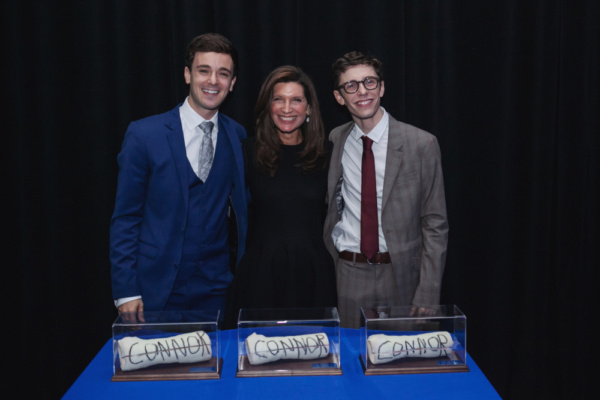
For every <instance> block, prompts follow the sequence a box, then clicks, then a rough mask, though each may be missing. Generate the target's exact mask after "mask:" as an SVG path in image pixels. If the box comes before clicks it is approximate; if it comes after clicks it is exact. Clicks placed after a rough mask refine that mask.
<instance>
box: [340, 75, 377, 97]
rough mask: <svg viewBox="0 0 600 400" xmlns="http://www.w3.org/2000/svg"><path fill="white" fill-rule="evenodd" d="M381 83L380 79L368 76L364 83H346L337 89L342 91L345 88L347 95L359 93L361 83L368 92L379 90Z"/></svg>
mask: <svg viewBox="0 0 600 400" xmlns="http://www.w3.org/2000/svg"><path fill="white" fill-rule="evenodd" d="M379 81H380V79H379V78H375V77H374V76H367V77H366V78H365V79H363V80H362V81H348V82H346V83H342V84H341V85H340V86H338V87H337V89H338V90H340V89H342V88H344V90H345V91H346V93H348V94H352V93H356V92H358V88H359V86H360V84H361V83H362V84H363V86H364V87H365V89H367V90H373V89H377V87H378V86H379Z"/></svg>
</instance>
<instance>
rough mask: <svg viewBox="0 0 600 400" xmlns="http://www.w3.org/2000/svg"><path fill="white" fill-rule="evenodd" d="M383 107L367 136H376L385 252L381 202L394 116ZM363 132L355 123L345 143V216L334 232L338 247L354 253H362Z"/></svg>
mask: <svg viewBox="0 0 600 400" xmlns="http://www.w3.org/2000/svg"><path fill="white" fill-rule="evenodd" d="M381 111H383V117H382V118H381V120H380V121H379V123H378V124H377V125H376V126H375V128H373V130H371V132H369V133H368V134H367V135H366V136H367V137H368V138H370V139H371V140H373V146H372V149H373V155H374V156H375V182H376V188H377V221H378V230H379V251H380V252H381V253H385V252H387V251H388V249H387V244H386V242H385V237H384V236H383V229H382V228H381V205H382V202H383V178H384V177H385V160H386V158H387V147H388V146H387V145H388V134H389V121H390V118H389V114H388V113H387V112H386V111H385V110H384V109H383V107H381ZM362 136H365V134H364V133H363V132H362V131H361V130H360V128H359V127H358V125H356V124H355V125H354V128H353V129H352V131H351V132H350V135H348V139H347V140H346V143H345V144H344V153H343V154H342V166H343V170H344V175H343V177H344V181H343V183H342V197H343V199H344V210H343V211H342V219H341V220H340V221H338V223H337V224H336V225H335V227H334V228H333V232H332V234H331V236H332V238H333V243H334V244H335V248H336V249H337V250H338V251H344V250H347V251H351V252H353V253H360V205H361V186H362V185H361V182H362V175H361V174H362V153H363V142H362V140H361V137H362Z"/></svg>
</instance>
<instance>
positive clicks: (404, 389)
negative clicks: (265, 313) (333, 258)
mask: <svg viewBox="0 0 600 400" xmlns="http://www.w3.org/2000/svg"><path fill="white" fill-rule="evenodd" d="M359 332H360V331H359V330H357V329H342V331H341V351H340V358H341V365H342V372H343V375H341V376H294V377H269V378H236V376H235V375H236V370H237V331H235V330H229V331H223V332H222V333H221V344H222V345H223V346H224V348H223V350H222V353H221V356H222V357H223V370H222V373H221V379H218V380H191V381H152V382H111V377H112V373H113V371H112V339H111V340H109V341H108V342H107V343H106V345H104V347H102V350H100V352H99V353H98V354H97V355H96V357H95V358H94V359H93V360H92V362H91V363H90V364H89V365H88V367H87V368H86V369H85V370H84V371H83V373H82V374H81V376H79V378H78V379H77V380H76V381H75V383H74V384H73V386H71V388H70V389H69V390H68V391H67V393H66V394H65V396H64V397H63V399H67V400H68V399H196V398H202V399H285V400H289V399H327V400H332V399H364V400H367V399H368V400H371V399H444V400H448V399H462V400H464V399H477V400H481V399H500V396H498V393H497V392H496V391H495V389H494V388H493V386H492V385H491V384H490V383H489V381H488V380H487V379H486V377H485V375H483V373H482V372H481V370H480V369H479V367H478V366H477V364H475V362H474V361H473V359H472V358H471V357H470V356H468V360H467V365H468V366H469V369H470V372H456V373H444V374H414V375H383V376H365V375H364V374H363V370H362V367H361V363H360V360H359V354H360V353H359V342H360V339H359Z"/></svg>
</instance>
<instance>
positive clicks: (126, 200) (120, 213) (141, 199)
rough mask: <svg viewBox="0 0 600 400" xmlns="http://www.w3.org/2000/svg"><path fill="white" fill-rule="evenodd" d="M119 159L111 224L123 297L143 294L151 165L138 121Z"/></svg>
mask: <svg viewBox="0 0 600 400" xmlns="http://www.w3.org/2000/svg"><path fill="white" fill-rule="evenodd" d="M118 163H119V177H118V183H117V196H116V200H115V210H114V213H113V216H112V219H111V226H110V261H111V275H112V287H113V298H115V299H122V298H125V297H133V296H140V295H141V293H140V291H139V288H138V285H137V275H136V269H137V254H138V241H139V232H140V228H141V224H142V218H143V211H144V203H145V200H146V188H147V183H148V174H149V172H148V171H149V166H148V160H147V152H146V148H145V145H144V143H143V142H142V141H141V140H140V133H139V132H137V131H136V124H135V122H134V123H131V124H130V125H129V128H128V129H127V132H126V134H125V139H124V140H123V146H122V148H121V152H120V153H119V156H118ZM139 302H140V303H141V300H140V301H139ZM125 304H128V303H125ZM133 306H135V308H139V305H138V304H137V303H136V304H130V305H129V306H128V307H127V308H129V307H133Z"/></svg>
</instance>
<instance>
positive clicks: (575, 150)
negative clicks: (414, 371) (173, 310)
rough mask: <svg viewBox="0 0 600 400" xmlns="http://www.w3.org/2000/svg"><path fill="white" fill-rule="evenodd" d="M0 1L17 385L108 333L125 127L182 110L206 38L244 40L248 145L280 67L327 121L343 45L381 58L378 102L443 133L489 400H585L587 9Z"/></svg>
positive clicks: (592, 166)
mask: <svg viewBox="0 0 600 400" xmlns="http://www.w3.org/2000/svg"><path fill="white" fill-rule="evenodd" d="M1 7H2V8H1V10H2V17H1V20H0V21H1V22H2V24H1V25H2V32H3V35H2V37H3V39H4V40H3V45H2V49H3V63H2V71H3V74H2V78H3V79H2V80H3V90H2V93H3V95H4V98H5V101H4V103H5V106H3V107H2V108H3V111H4V113H6V117H5V118H4V120H5V121H8V125H5V133H4V137H5V138H7V139H8V143H9V145H8V147H7V149H8V151H9V153H8V154H7V155H5V157H4V158H3V163H4V164H5V165H6V167H4V168H3V169H4V170H7V171H8V172H9V173H8V174H7V175H8V176H7V179H6V182H7V185H6V186H7V187H6V189H5V190H4V191H3V192H4V194H3V200H4V201H3V204H5V206H4V207H5V208H4V210H5V212H6V214H7V221H8V223H5V224H3V225H4V227H5V233H6V234H5V240H3V247H4V251H3V254H6V255H8V257H7V258H6V259H5V264H4V265H5V267H4V270H5V271H6V274H5V276H4V277H3V279H2V281H3V285H2V286H3V287H4V288H5V293H6V294H7V296H6V297H5V298H4V306H5V308H6V310H7V311H8V312H7V313H6V315H5V320H4V322H3V327H4V330H5V333H6V334H7V337H8V339H6V340H7V341H6V342H5V343H4V348H6V349H8V353H6V354H9V355H10V358H9V359H5V365H6V366H8V367H9V369H10V371H11V376H12V374H13V373H14V377H15V378H14V379H21V380H22V382H23V383H21V384H20V385H23V386H19V387H20V388H22V390H23V391H37V390H39V389H40V388H43V390H44V393H45V394H46V395H47V397H49V398H51V397H58V396H60V395H62V394H63V393H64V392H65V391H66V390H67V389H68V387H69V386H70V384H71V383H72V382H73V381H74V380H75V379H76V377H77V376H78V374H79V373H81V371H82V370H83V369H84V367H85V366H86V365H87V363H88V362H89V361H90V360H91V359H92V357H93V356H94V355H95V354H96V352H97V351H98V350H99V349H100V347H101V346H102V345H103V344H104V343H105V342H106V341H107V340H108V339H109V338H110V337H111V330H110V327H111V323H112V321H113V320H114V318H115V317H116V311H115V309H114V306H113V304H112V296H111V289H110V266H109V262H108V225H109V220H110V216H111V213H112V207H113V203H114V196H115V188H116V176H117V164H116V156H117V154H118V152H119V148H120V145H121V141H122V139H123V134H124V132H125V129H126V127H127V124H128V123H129V122H130V121H132V120H135V119H139V118H142V117H145V116H148V115H152V114H156V113H160V112H164V111H167V110H169V109H171V108H173V107H174V106H175V105H176V104H178V103H179V102H181V101H183V99H184V98H185V96H186V94H187V88H186V86H185V84H184V80H183V67H184V63H183V53H184V50H185V47H186V45H187V43H188V42H189V40H190V39H191V38H192V37H193V36H195V35H198V34H201V33H205V32H213V31H214V32H220V33H223V34H224V35H226V36H227V37H229V38H230V39H231V40H232V41H233V42H234V44H235V45H236V47H237V48H238V50H239V53H240V61H241V70H240V73H239V76H238V81H237V84H236V88H235V91H234V93H233V95H231V96H230V98H229V99H228V100H227V102H226V104H225V106H224V107H223V112H224V113H225V114H228V115H229V116H231V117H233V118H234V119H236V120H238V121H239V122H240V123H242V124H243V125H244V126H245V127H246V129H247V131H248V133H249V134H252V132H253V121H254V116H253V107H254V102H255V100H256V96H257V94H258V89H259V87H260V84H261V83H262V80H263V79H264V77H265V76H266V74H267V73H268V72H269V71H270V70H271V69H273V68H274V67H276V66H279V65H283V64H294V65H298V66H300V67H301V68H303V69H304V70H305V71H306V72H307V73H308V74H309V75H311V77H312V78H313V80H314V82H315V84H316V86H317V90H318V94H319V97H320V102H321V106H322V113H323V116H324V120H325V124H326V127H327V128H328V129H332V128H333V127H335V126H337V125H338V124H341V123H343V122H345V121H347V120H348V119H349V116H348V115H347V114H346V113H345V111H344V110H343V109H342V108H340V107H338V106H337V105H336V103H335V102H334V99H333V96H332V91H331V90H332V89H331V81H330V66H331V64H332V63H333V61H334V60H335V59H336V58H337V57H339V56H340V55H342V54H343V53H345V52H347V51H350V50H361V51H363V52H369V53H373V54H375V55H377V56H378V57H379V58H380V59H381V60H382V61H383V63H384V79H385V84H386V92H385V96H384V99H383V106H384V107H385V108H386V110H387V111H389V112H390V113H391V114H392V115H393V116H395V117H396V118H397V119H400V120H403V121H405V122H408V123H410V124H413V125H416V126H418V127H421V128H423V129H426V130H428V131H430V132H432V133H433V134H435V135H436V136H437V137H438V139H439V142H440V146H441V150H442V158H443V167H444V174H445V185H446V195H447V204H448V215H449V222H450V245H449V250H448V260H447V264H446V272H445V276H444V285H443V292H442V300H443V302H444V303H448V304H450V303H452V304H457V305H458V306H459V307H460V308H461V309H462V310H463V311H464V312H465V314H466V315H467V318H468V351H469V353H470V354H471V355H472V356H473V358H474V360H475V361H476V362H477V364H478V365H479V366H480V367H481V369H482V370H483V372H484V373H485V374H486V375H487V377H488V378H489V379H490V381H491V383H492V384H493V385H494V387H495V388H496V390H497V391H498V392H499V394H500V395H501V396H502V397H503V398H507V399H524V398H564V399H583V398H590V397H591V396H592V382H593V381H592V379H593V377H592V372H591V371H592V366H593V364H592V361H593V356H592V355H593V354H595V342H594V340H593V339H594V336H593V332H592V324H593V320H594V317H595V312H594V311H595V310H594V309H595V307H594V304H595V300H596V299H595V297H594V296H593V293H594V292H593V290H594V286H595V285H596V283H597V282H598V279H597V269H598V267H599V263H598V261H596V259H595V256H594V254H593V253H594V248H595V245H596V243H597V242H598V239H599V237H600V235H599V234H598V229H597V227H598V225H599V223H600V218H599V215H598V214H599V213H598V206H597V204H598V203H599V201H600V177H599V174H598V172H599V166H598V151H599V150H600V145H599V140H598V137H599V134H600V119H599V117H598V110H600V79H599V71H600V50H599V42H600V41H599V38H600V28H599V26H600V24H599V22H598V21H600V2H597V1H595V0H589V1H577V0H546V1H544V0H537V1H536V0H503V1H492V0H488V1H485V0H437V1H436V0H406V1H399V0H397V1H370V2H362V1H348V0H334V1H323V0H288V1H248V0H245V1H234V0H214V1H175V0H171V1H167V0H143V1H142V0H140V1H133V0H129V1H119V0H112V1H107V0H88V1H60V2H52V1H41V0H40V1H17V0H5V1H4V2H2V6H1ZM3 336H4V335H3ZM7 361H8V362H7ZM21 380H19V381H17V382H21ZM23 391H21V392H20V393H24V392H23Z"/></svg>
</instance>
